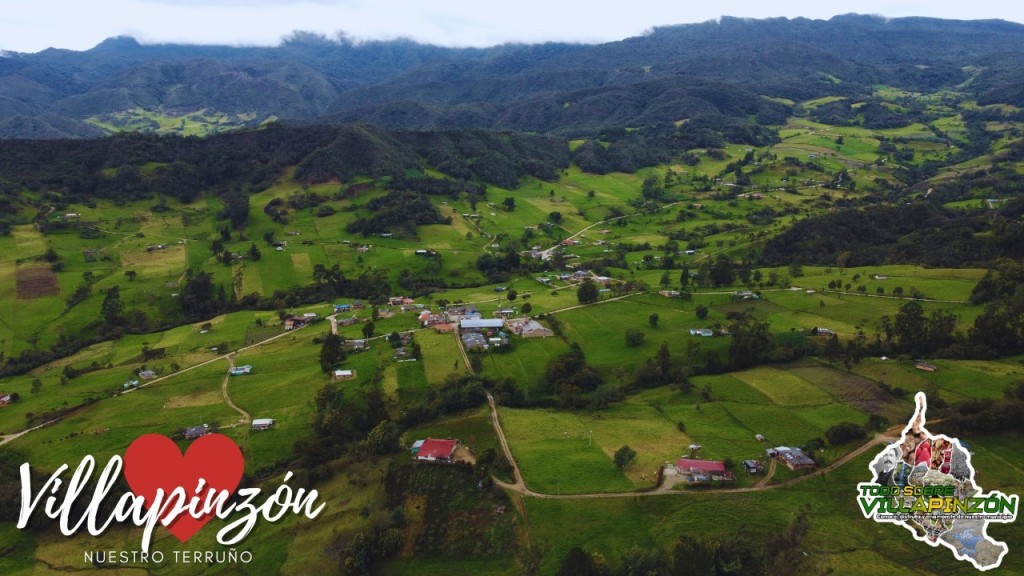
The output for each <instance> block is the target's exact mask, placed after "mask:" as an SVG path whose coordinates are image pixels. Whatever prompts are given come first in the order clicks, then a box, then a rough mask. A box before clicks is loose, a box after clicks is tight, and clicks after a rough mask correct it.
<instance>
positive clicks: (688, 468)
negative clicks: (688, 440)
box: [676, 458, 733, 482]
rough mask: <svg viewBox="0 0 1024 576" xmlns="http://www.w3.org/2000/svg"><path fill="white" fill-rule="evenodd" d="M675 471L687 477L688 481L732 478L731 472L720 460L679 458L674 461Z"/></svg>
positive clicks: (718, 480)
mask: <svg viewBox="0 0 1024 576" xmlns="http://www.w3.org/2000/svg"><path fill="white" fill-rule="evenodd" d="M676 472H677V473H679V474H682V475H684V476H688V477H689V481H690V482H708V481H715V482H721V481H723V480H724V481H728V480H733V475H732V472H730V471H728V470H726V469H725V462H722V461H720V460H693V459H691V458H680V459H679V460H677V461H676Z"/></svg>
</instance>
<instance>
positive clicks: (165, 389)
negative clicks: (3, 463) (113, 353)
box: [12, 362, 238, 470]
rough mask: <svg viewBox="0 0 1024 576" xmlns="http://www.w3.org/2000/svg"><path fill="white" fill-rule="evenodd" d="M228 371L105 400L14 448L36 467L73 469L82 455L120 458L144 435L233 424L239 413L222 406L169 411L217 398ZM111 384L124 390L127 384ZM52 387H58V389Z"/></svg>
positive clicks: (193, 374) (191, 375) (210, 370)
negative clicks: (189, 400) (174, 403)
mask: <svg viewBox="0 0 1024 576" xmlns="http://www.w3.org/2000/svg"><path fill="white" fill-rule="evenodd" d="M226 369H227V364H226V363H225V362H214V363H212V364H209V365H206V366H203V367H200V368H197V369H195V370H192V371H189V372H186V373H184V374H181V375H180V376H176V377H174V378H171V379H168V380H165V381H161V382H156V383H154V384H153V385H151V386H148V387H146V388H141V389H138V390H134V391H132V392H128V393H125V394H121V395H119V396H116V397H114V398H105V399H103V400H100V401H99V402H97V403H95V404H93V405H91V406H89V407H87V408H85V409H83V410H81V411H79V412H77V413H75V414H74V415H72V416H69V417H66V418H64V419H63V420H61V421H59V422H57V423H56V424H53V425H52V426H48V427H46V428H41V429H39V430H36V431H34V432H32V433H30V434H28V435H26V436H24V437H23V438H21V439H19V440H17V441H16V442H15V443H13V444H12V447H14V448H15V449H17V450H19V451H21V452H22V453H24V454H25V455H26V456H27V457H28V458H29V459H30V461H31V462H32V464H33V466H35V467H36V468H38V469H41V470H54V469H56V468H57V467H58V466H60V465H61V464H64V463H71V464H72V466H74V463H77V462H78V460H80V459H81V457H82V455H83V454H92V455H94V456H95V457H96V458H98V459H100V460H101V461H105V460H106V458H108V457H109V456H112V455H113V454H120V453H122V452H123V450H124V449H125V448H126V447H127V446H128V445H129V444H131V442H132V441H133V440H134V439H135V438H137V437H138V436H140V435H142V434H147V433H158V434H165V435H171V434H174V433H175V432H176V431H178V430H181V429H184V428H188V427H190V426H197V425H200V424H204V423H206V424H210V425H211V426H214V425H228V424H232V423H234V422H235V420H237V417H238V414H237V413H236V412H234V411H233V410H231V408H229V407H228V406H227V405H225V404H223V403H220V404H205V403H203V404H201V405H196V406H188V405H185V406H180V407H166V406H167V404H168V402H169V400H171V399H172V398H177V397H182V396H189V395H196V394H203V393H206V392H218V393H219V391H220V384H221V380H222V378H223V376H224V373H225V371H226ZM113 384H114V387H116V388H120V387H121V384H123V380H116V381H114V382H113ZM50 386H53V387H55V388H56V387H58V385H57V384H50ZM70 386H71V385H69V387H70ZM229 435H232V434H230V433H229Z"/></svg>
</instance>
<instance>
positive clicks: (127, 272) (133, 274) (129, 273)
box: [86, 270, 139, 282]
mask: <svg viewBox="0 0 1024 576" xmlns="http://www.w3.org/2000/svg"><path fill="white" fill-rule="evenodd" d="M124 275H125V276H126V277H127V278H128V281H129V282H131V281H133V280H135V277H136V276H138V275H139V273H138V272H136V271H135V270H125V271H124ZM86 280H87V281H88V280H89V279H86Z"/></svg>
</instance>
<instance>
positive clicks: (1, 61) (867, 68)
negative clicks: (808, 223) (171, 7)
mask: <svg viewBox="0 0 1024 576" xmlns="http://www.w3.org/2000/svg"><path fill="white" fill-rule="evenodd" d="M4 56H5V57H3V58H0V137H3V138H33V139H35V138H61V137H97V136H102V135H104V134H108V133H110V132H112V131H118V130H157V129H163V131H172V130H174V129H178V127H176V126H171V127H170V128H168V127H167V126H161V125H160V120H161V119H163V120H165V121H166V119H167V118H172V119H177V118H182V117H185V116H186V115H188V114H193V113H195V114H202V115H203V118H204V121H206V122H209V123H214V124H216V125H217V126H218V127H244V126H252V125H258V124H259V123H262V122H264V121H266V120H268V119H280V120H285V121H292V122H301V123H309V122H314V123H321V122H331V123H337V122H369V123H375V124H379V125H382V126H385V127H390V128H416V129H452V128H483V129H498V130H517V131H535V132H544V133H553V134H560V135H586V134H593V133H596V132H598V131H601V130H606V129H609V128H620V127H634V126H643V125H650V124H652V123H658V122H672V121H680V120H684V119H690V118H693V117H696V116H704V115H712V116H726V117H731V118H742V117H751V116H754V117H757V118H758V120H759V121H763V122H770V121H771V120H772V119H773V118H775V117H779V116H780V115H781V114H782V113H784V110H780V109H779V106H781V104H778V103H777V102H772V101H769V100H768V99H767V98H766V97H769V98H774V99H776V100H779V99H789V100H802V99H808V98H816V97H820V96H829V95H837V96H858V95H861V94H865V93H867V92H868V91H869V88H870V87H871V86H873V85H878V84H886V85H891V86H894V87H897V88H902V89H905V90H909V91H925V90H927V91H934V90H938V89H943V88H950V89H952V88H957V89H959V90H961V91H966V92H968V93H970V94H972V95H973V96H974V97H975V98H977V99H978V100H979V101H980V102H982V103H1012V104H1024V72H1021V70H1020V68H1019V66H1017V65H1016V63H1017V62H1020V60H1021V57H1022V56H1024V26H1022V25H1019V24H1014V23H1009V22H1005V21H998V20H986V21H953V20H939V19H929V18H899V19H885V18H881V17H875V16H861V15H852V14H851V15H844V16H837V17H834V18H832V19H830V20H827V21H825V20H809V19H804V18H796V19H786V18H778V19H767V20H750V19H740V18H723V19H721V20H720V21H711V22H705V23H701V24H686V25H678V26H665V27H660V28H657V29H655V30H653V31H652V32H651V33H650V34H647V35H644V36H640V37H635V38H628V39H625V40H622V41H618V42H610V43H605V44H598V45H582V44H564V43H547V44H534V45H516V44H508V45H502V46H496V47H492V48H488V49H474V48H445V47H438V46H430V45H424V44H418V43H416V42H412V41H408V40H398V41H388V42H364V43H355V42H351V41H349V40H346V39H344V38H342V39H340V40H329V39H327V38H324V37H322V36H318V35H314V34H308V33H296V34H294V35H293V36H292V37H290V38H289V39H288V40H286V41H285V42H284V43H282V44H281V45H279V46H276V47H228V46H198V45H177V44H153V45H144V44H140V43H139V42H137V41H135V40H134V39H132V38H129V37H119V38H111V39H108V40H106V41H104V42H102V43H101V44H99V45H97V46H96V47H94V48H92V49H90V50H86V51H82V52H76V51H69V50H58V49H48V50H44V51H42V52H39V53H35V54H20V53H9V52H8V53H5V54H4ZM150 116H153V117H150ZM157 117H159V118H157ZM126 118H127V119H126ZM211 118H213V120H211ZM133 121H134V122H135V123H134V124H133V123H132V122H133ZM183 126H184V122H183V123H182V127H181V128H180V129H181V130H184V129H185V128H184V127H183Z"/></svg>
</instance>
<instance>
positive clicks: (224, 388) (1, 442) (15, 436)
mask: <svg viewBox="0 0 1024 576" xmlns="http://www.w3.org/2000/svg"><path fill="white" fill-rule="evenodd" d="M301 329H302V328H301V327H300V328H297V330H301ZM289 334H294V330H293V331H291V332H282V333H281V334H278V335H276V336H271V337H270V338H267V339H266V340H261V341H259V342H257V343H255V344H250V345H249V346H245V347H242V348H239V349H238V350H236V351H234V352H230V353H228V354H223V355H220V356H216V357H214V358H211V359H209V360H206V361H203V362H200V363H199V364H194V365H192V366H189V367H187V368H182V369H181V370H178V371H177V372H175V373H173V374H168V375H166V376H161V377H160V378H155V379H153V380H150V381H149V382H146V383H145V384H141V385H139V386H137V387H135V388H129V389H128V390H125V391H124V392H121V393H120V394H118V396H121V395H123V394H131V393H133V392H137V391H139V390H141V389H143V388H145V387H147V386H152V385H153V384H156V383H158V382H163V381H164V380H167V379H168V378H173V377H175V376H179V375H181V374H184V373H185V372H189V371H191V370H195V369H196V368H201V367H203V366H206V365H208V364H212V363H214V362H220V361H221V360H226V361H227V362H228V364H229V369H230V367H231V366H234V361H233V360H232V359H231V356H232V355H233V354H238V353H239V352H245V351H246V350H251V349H253V348H257V347H259V346H263V345H264V344H267V343H269V342H273V341H274V340H277V339H279V338H282V337H284V336H287V335H289ZM228 378H230V374H228V375H227V376H226V377H225V381H224V382H223V383H222V384H221V394H222V395H223V396H224V400H225V402H226V403H227V404H228V406H230V407H231V408H232V409H234V410H235V411H236V412H238V413H239V414H242V415H243V417H244V418H248V417H249V414H248V413H247V412H245V411H244V410H242V409H241V408H239V407H238V406H237V405H235V404H234V403H232V402H231V400H230V399H229V398H228V396H227V379H228ZM115 398H116V396H115ZM76 412H77V411H76ZM69 415H70V414H67V415H65V416H61V417H60V418H54V419H53V420H50V421H48V422H43V423H42V424H39V425H37V426H33V427H32V428H28V429H26V430H22V431H21V432H18V433H16V434H8V435H7V436H3V437H0V438H2V439H0V446H3V445H4V444H8V443H10V442H13V441H14V440H17V439H18V438H21V437H22V436H24V435H26V434H28V433H29V432H33V431H35V430H38V429H40V428H45V427H46V426H49V425H51V424H56V423H57V422H60V421H61V420H63V419H64V418H65V417H67V416H69Z"/></svg>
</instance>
